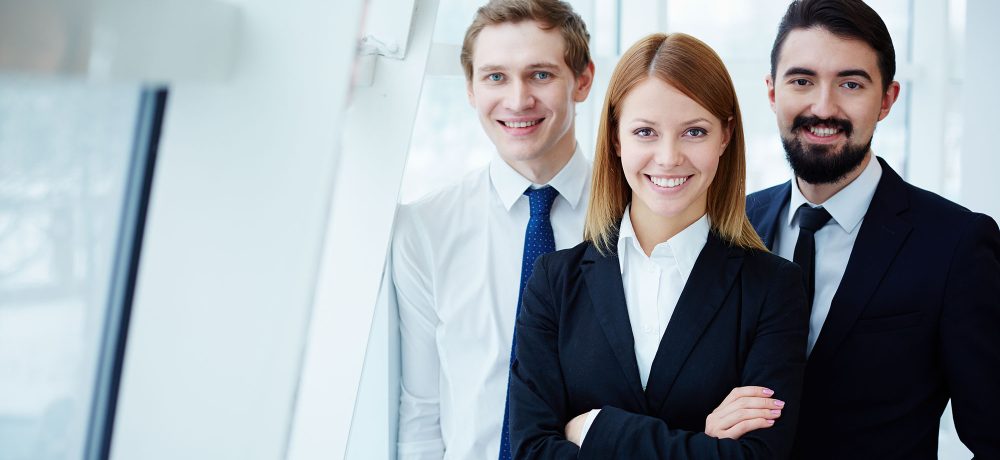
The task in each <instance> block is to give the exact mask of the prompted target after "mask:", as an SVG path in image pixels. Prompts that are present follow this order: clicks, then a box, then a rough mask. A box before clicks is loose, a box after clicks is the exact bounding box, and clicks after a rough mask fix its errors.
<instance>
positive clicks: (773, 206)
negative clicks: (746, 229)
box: [747, 181, 792, 250]
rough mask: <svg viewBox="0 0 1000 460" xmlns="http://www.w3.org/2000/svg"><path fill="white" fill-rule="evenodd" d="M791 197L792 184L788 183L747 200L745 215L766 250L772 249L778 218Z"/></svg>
mask: <svg viewBox="0 0 1000 460" xmlns="http://www.w3.org/2000/svg"><path fill="white" fill-rule="evenodd" d="M791 196H792V183H791V181H789V182H785V183H784V184H781V185H779V186H776V187H774V188H773V189H771V190H767V191H762V192H760V193H756V194H754V195H752V196H751V198H750V199H749V200H748V203H747V214H748V215H749V217H750V222H751V223H753V226H754V230H757V234H758V235H760V239H761V240H763V241H764V245H766V246H767V248H768V249H771V250H773V249H774V238H775V235H777V233H778V229H779V228H781V223H780V222H778V216H780V215H781V210H782V209H784V208H785V207H787V206H788V200H790V199H791Z"/></svg>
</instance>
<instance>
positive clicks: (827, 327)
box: [809, 158, 912, 363]
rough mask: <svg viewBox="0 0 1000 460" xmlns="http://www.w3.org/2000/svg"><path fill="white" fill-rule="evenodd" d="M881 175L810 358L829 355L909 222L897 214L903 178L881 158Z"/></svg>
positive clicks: (888, 261)
mask: <svg viewBox="0 0 1000 460" xmlns="http://www.w3.org/2000/svg"><path fill="white" fill-rule="evenodd" d="M878 161H879V162H880V163H881V164H882V178H881V179H880V180H879V184H878V188H876V189H875V195H874V196H873V197H872V203H871V205H870V206H869V207H868V212H867V213H865V218H864V221H863V222H862V223H861V228H860V229H859V230H858V232H859V233H858V239H857V240H856V241H855V242H854V248H853V249H852V250H851V257H850V259H848V261H847V269H846V271H845V272H844V278H843V279H842V280H841V281H840V287H838V288H837V293H836V294H834V296H833V302H832V303H831V305H830V313H829V314H828V315H827V317H826V321H825V322H824V323H823V329H822V330H821V331H820V333H819V337H818V338H817V339H816V346H815V347H814V348H813V351H812V353H811V354H810V356H809V362H810V363H812V362H814V361H818V360H824V359H827V358H829V357H830V356H832V354H833V353H834V352H835V351H836V349H837V348H838V347H839V346H840V344H841V343H842V342H843V341H844V338H845V337H846V336H847V333H848V332H850V330H851V327H853V326H854V323H855V321H857V319H858V317H859V316H860V315H861V312H862V311H864V309H865V306H866V305H867V304H868V300H869V299H870V298H871V296H872V294H874V293H875V290H876V288H878V285H879V283H880V282H881V280H882V278H883V276H884V275H885V272H886V271H887V270H888V269H889V266H890V265H891V264H892V261H893V259H894V258H895V257H896V254H897V253H898V252H899V249H900V248H901V247H902V246H903V242H904V241H905V240H906V237H907V235H909V234H910V230H911V229H912V226H911V225H910V224H909V223H908V222H906V221H905V220H903V219H901V218H900V217H899V215H900V214H901V213H903V212H904V211H905V210H906V209H907V208H908V207H909V200H908V199H907V198H906V188H905V187H906V185H905V183H904V182H903V179H902V178H900V177H899V175H897V174H896V172H895V171H893V170H892V169H891V168H890V167H889V165H887V164H886V163H885V161H883V160H882V159H881V158H879V159H878Z"/></svg>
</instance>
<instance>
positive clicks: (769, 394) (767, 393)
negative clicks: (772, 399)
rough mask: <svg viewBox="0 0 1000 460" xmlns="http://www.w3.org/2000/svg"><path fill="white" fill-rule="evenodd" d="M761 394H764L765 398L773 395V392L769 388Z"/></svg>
mask: <svg viewBox="0 0 1000 460" xmlns="http://www.w3.org/2000/svg"><path fill="white" fill-rule="evenodd" d="M761 393H764V394H765V395H767V396H771V395H773V394H774V390H772V389H770V388H765V389H764V391H761Z"/></svg>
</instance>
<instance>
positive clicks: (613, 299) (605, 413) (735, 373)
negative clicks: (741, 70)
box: [510, 33, 807, 459]
mask: <svg viewBox="0 0 1000 460" xmlns="http://www.w3.org/2000/svg"><path fill="white" fill-rule="evenodd" d="M745 168H746V165H745V158H744V141H743V127H742V122H741V119H740V111H739V105H738V103H737V100H736V93H735V91H734V89H733V84H732V81H731V79H730V77H729V74H728V72H727V71H726V69H725V66H724V65H723V63H722V61H721V59H719V57H718V55H716V53H715V52H714V51H712V49H711V48H709V47H708V46H707V45H705V44H704V43H702V42H701V41H699V40H697V39H696V38H694V37H691V36H689V35H685V34H679V33H678V34H670V35H664V34H654V35H650V36H648V37H646V38H644V39H642V40H640V41H639V42H638V43H636V44H635V45H634V46H632V48H631V49H629V50H628V51H627V52H626V53H625V55H624V56H623V57H622V59H621V62H619V63H618V66H617V67H616V68H615V71H614V74H613V75H612V78H611V83H610V85H609V87H608V92H607V97H606V99H605V102H604V110H603V115H602V118H601V125H600V129H599V132H598V140H597V150H596V153H595V158H594V175H593V186H592V190H591V196H590V205H589V208H588V210H587V217H586V223H585V234H584V239H585V241H584V242H583V243H582V244H580V245H579V246H576V247H574V248H571V249H566V250H563V251H558V252H555V253H552V254H550V255H547V256H543V257H542V258H541V259H539V261H538V262H537V263H536V265H535V269H534V273H533V275H532V277H531V279H530V281H529V282H528V286H527V288H526V289H525V291H524V303H523V306H522V310H521V314H520V316H519V318H518V321H517V328H516V331H517V332H516V337H517V338H516V340H517V344H518V348H517V359H516V361H515V363H514V365H513V367H512V370H511V384H510V393H511V394H510V398H511V425H510V432H511V439H512V443H513V445H514V447H515V455H514V457H515V458H518V459H521V458H601V459H604V458H629V459H639V458H642V459H646V458H671V459H684V458H698V459H708V458H768V459H771V458H784V457H787V456H788V453H789V451H790V449H791V447H792V442H793V435H794V430H795V423H796V417H797V408H796V405H797V403H798V400H799V395H800V387H801V384H802V375H803V371H804V367H805V347H804V345H805V343H806V330H807V324H806V311H805V305H806V303H805V296H804V288H803V284H802V274H801V271H800V270H799V268H798V266H796V265H794V264H792V263H791V262H788V261H786V260H784V259H781V258H779V257H777V256H775V255H772V254H770V253H768V252H767V250H766V249H765V248H764V245H763V244H762V243H761V240H760V239H759V238H758V236H757V234H756V233H755V232H754V229H753V227H751V225H750V222H749V221H748V220H747V218H746V215H745V213H744V206H745V205H744V199H745V198H744V196H745V190H744V189H745V185H744V184H745V180H744V177H745ZM734 388H736V390H734ZM758 393H759V394H758ZM720 403H721V404H720Z"/></svg>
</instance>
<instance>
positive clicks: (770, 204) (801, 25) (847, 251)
mask: <svg viewBox="0 0 1000 460" xmlns="http://www.w3.org/2000/svg"><path fill="white" fill-rule="evenodd" d="M894 72H895V52H894V50H893V45H892V39H891V38H890V36H889V31H888V30H887V29H886V26H885V23H884V22H883V21H882V19H881V18H879V16H878V14H877V13H876V12H875V11H874V10H872V9H871V8H870V7H869V6H867V5H865V3H864V2H862V1H861V0H800V1H795V2H792V4H791V5H790V6H789V8H788V11H787V13H786V14H785V17H784V18H783V19H782V21H781V24H780V25H779V26H778V35H777V38H776V40H775V43H774V47H773V49H772V52H771V74H770V75H769V76H768V78H767V87H768V95H769V97H770V100H771V107H772V108H773V109H774V112H775V113H776V114H777V119H778V128H779V130H780V132H781V137H782V143H783V144H784V147H785V152H786V155H787V157H788V160H789V163H790V164H791V166H792V170H793V171H794V173H795V176H794V177H793V178H792V180H791V181H789V182H786V183H784V184H781V185H778V186H775V187H772V188H770V189H767V190H763V191H760V192H757V193H754V194H752V195H750V196H749V197H748V199H747V214H748V215H749V217H750V220H751V222H752V223H753V224H754V226H755V227H756V229H757V232H758V233H759V234H760V236H761V239H762V240H764V243H765V244H766V245H767V246H768V247H769V248H771V249H772V250H773V251H775V252H776V253H777V254H778V255H780V256H782V257H785V258H788V259H792V260H795V261H797V262H799V263H800V265H802V268H803V272H804V274H805V275H806V278H805V283H806V291H807V300H808V301H809V302H810V303H811V316H810V324H809V339H808V343H807V344H803V346H806V347H807V348H806V349H807V353H808V362H807V366H806V374H805V384H804V387H803V398H802V402H801V405H802V409H801V412H800V416H799V427H798V431H797V434H796V444H795V449H794V451H793V458H809V459H827V458H830V459H837V458H853V459H867V458H871V459H916V458H936V457H937V442H938V426H939V420H940V418H941V414H942V412H943V411H944V408H945V405H946V404H947V402H948V400H949V398H950V399H951V401H952V408H953V412H954V415H955V426H956V427H957V429H958V434H959V437H960V438H961V440H962V442H964V443H965V445H966V446H967V447H968V448H969V449H970V450H972V452H973V453H974V455H975V456H976V458H1000V438H998V437H997V435H996V430H995V428H994V426H995V420H996V414H997V413H998V412H1000V395H998V392H997V388H1000V339H998V337H1000V336H998V334H997V331H998V330H1000V231H998V229H997V224H996V222H994V221H993V219H991V218H990V217H988V216H985V215H983V214H978V213H974V212H971V211H969V210H967V209H965V208H963V207H961V206H959V205H957V204H955V203H952V202H950V201H948V200H945V199H944V198H941V197H940V196H937V195H935V194H933V193H930V192H927V191H925V190H921V189H919V188H917V187H914V186H912V185H910V184H908V183H906V182H905V181H903V179H902V178H900V176H899V175H898V174H896V172H895V171H893V170H892V168H890V167H889V165H888V164H887V163H886V162H885V161H884V160H882V159H881V158H877V157H876V156H875V155H874V154H873V153H872V151H871V141H872V137H873V136H874V134H875V127H876V125H877V124H878V122H879V121H881V120H883V119H885V117H887V116H888V115H889V111H890V109H891V108H892V105H893V103H894V102H895V101H896V100H897V98H898V96H899V93H900V85H899V83H897V82H895V81H893V74H894Z"/></svg>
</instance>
